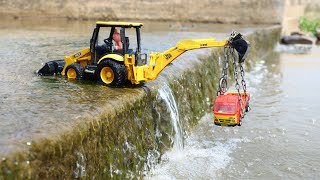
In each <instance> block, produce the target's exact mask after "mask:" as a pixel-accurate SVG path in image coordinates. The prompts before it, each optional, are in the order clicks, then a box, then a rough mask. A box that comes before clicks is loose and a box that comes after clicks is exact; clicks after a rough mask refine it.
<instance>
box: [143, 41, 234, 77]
mask: <svg viewBox="0 0 320 180" xmlns="http://www.w3.org/2000/svg"><path fill="white" fill-rule="evenodd" d="M228 44H229V41H228V40H223V41H217V40H215V39H186V40H182V41H180V42H179V43H178V44H177V45H176V46H175V47H172V48H170V49H168V50H166V51H164V52H162V53H151V54H150V64H149V65H151V66H152V68H148V71H147V73H146V74H147V77H146V78H147V79H149V80H154V79H156V78H157V76H158V75H159V73H160V72H161V71H162V70H163V69H164V68H165V67H166V66H167V65H168V64H170V63H171V62H172V61H174V60H175V59H176V58H177V57H179V56H180V55H181V54H183V53H184V52H186V51H188V50H192V49H201V48H211V47H223V46H226V45H228Z"/></svg>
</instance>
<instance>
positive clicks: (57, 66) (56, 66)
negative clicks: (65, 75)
mask: <svg viewBox="0 0 320 180" xmlns="http://www.w3.org/2000/svg"><path fill="white" fill-rule="evenodd" d="M65 64H66V63H65V61H64V60H54V61H49V62H47V63H46V64H45V65H44V66H43V67H42V68H41V69H39V70H38V71H37V72H36V73H37V74H38V75H39V76H52V75H55V74H60V73H61V72H62V70H63V67H64V65H65Z"/></svg>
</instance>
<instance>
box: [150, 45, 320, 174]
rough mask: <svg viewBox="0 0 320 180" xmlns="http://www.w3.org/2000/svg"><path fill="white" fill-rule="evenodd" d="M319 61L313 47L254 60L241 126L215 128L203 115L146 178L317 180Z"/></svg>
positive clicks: (209, 117)
mask: <svg viewBox="0 0 320 180" xmlns="http://www.w3.org/2000/svg"><path fill="white" fill-rule="evenodd" d="M282 49H283V47H282ZM290 49H292V48H290ZM319 57H320V48H319V47H313V49H312V50H311V52H309V53H308V54H291V53H285V52H281V53H276V52H275V53H272V54H271V55H269V56H266V57H262V58H261V59H259V60H258V62H259V63H258V64H257V65H256V66H255V67H254V69H253V71H252V72H250V73H248V74H247V79H248V80H247V81H248V82H247V84H248V86H249V89H248V90H249V92H250V93H251V95H252V100H251V102H250V105H251V107H252V110H251V111H250V112H249V113H248V114H247V116H246V117H245V119H244V120H243V125H242V126H241V127H234V128H232V127H218V126H215V125H214V124H213V114H212V113H210V114H207V115H206V116H204V117H203V118H202V119H201V121H200V122H199V125H198V126H197V127H196V128H195V129H194V130H193V131H192V134H191V135H190V137H188V138H187V139H186V142H185V144H184V149H183V150H176V149H173V150H171V151H169V152H167V153H165V155H164V156H163V157H162V162H161V163H160V164H159V165H157V166H156V167H155V168H154V169H153V171H151V173H150V175H149V176H148V177H147V179H319V175H320V173H319V170H320V151H319V147H320V141H319V140H318V137H319V136H320V118H319V115H318V114H317V113H318V111H319V109H320V103H319V102H320V96H319V94H318V92H320V86H319V83H318V82H319V77H320V76H319V69H320V61H319Z"/></svg>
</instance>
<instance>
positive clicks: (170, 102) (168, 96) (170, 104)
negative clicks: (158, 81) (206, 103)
mask: <svg viewBox="0 0 320 180" xmlns="http://www.w3.org/2000/svg"><path fill="white" fill-rule="evenodd" d="M158 95H159V96H157V97H159V98H161V99H162V100H164V102H165V103H166V105H167V108H168V110H169V112H170V117H171V125H172V127H173V130H174V132H175V135H174V143H173V148H174V149H183V134H182V129H181V123H180V119H179V111H178V107H177V103H176V101H175V99H174V96H173V94H172V91H171V89H170V87H169V86H168V85H167V84H164V85H162V86H161V88H159V90H158Z"/></svg>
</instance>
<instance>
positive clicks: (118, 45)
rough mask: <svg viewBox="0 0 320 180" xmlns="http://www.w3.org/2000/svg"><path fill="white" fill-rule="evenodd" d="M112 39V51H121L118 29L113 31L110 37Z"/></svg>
mask: <svg viewBox="0 0 320 180" xmlns="http://www.w3.org/2000/svg"><path fill="white" fill-rule="evenodd" d="M112 39H113V40H114V42H115V46H114V50H117V51H119V50H122V49H123V44H122V42H121V36H120V32H119V30H118V29H115V30H114V33H113V35H112Z"/></svg>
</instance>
